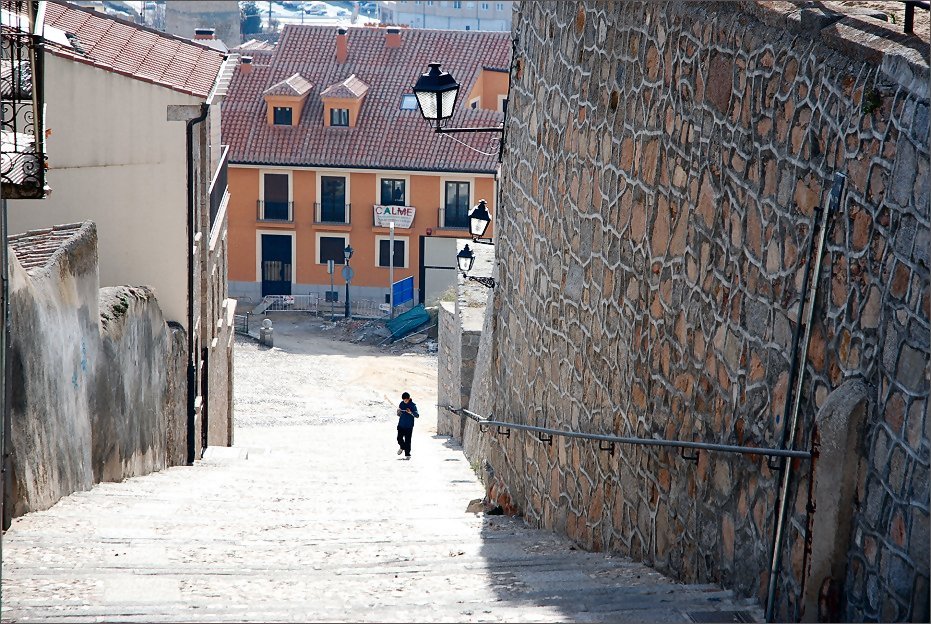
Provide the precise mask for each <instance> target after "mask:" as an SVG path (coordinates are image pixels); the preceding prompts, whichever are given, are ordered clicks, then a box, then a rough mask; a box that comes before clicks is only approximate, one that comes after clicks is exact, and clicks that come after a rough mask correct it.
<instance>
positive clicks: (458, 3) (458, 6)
mask: <svg viewBox="0 0 931 624" xmlns="http://www.w3.org/2000/svg"><path fill="white" fill-rule="evenodd" d="M453 8H454V9H461V8H462V3H461V2H459V1H458V0H457V1H456V2H453Z"/></svg>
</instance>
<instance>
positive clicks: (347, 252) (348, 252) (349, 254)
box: [343, 245, 355, 260]
mask: <svg viewBox="0 0 931 624" xmlns="http://www.w3.org/2000/svg"><path fill="white" fill-rule="evenodd" d="M354 251H355V249H353V248H352V245H346V249H344V250H343V256H345V258H346V260H349V259H350V258H352V252H354Z"/></svg>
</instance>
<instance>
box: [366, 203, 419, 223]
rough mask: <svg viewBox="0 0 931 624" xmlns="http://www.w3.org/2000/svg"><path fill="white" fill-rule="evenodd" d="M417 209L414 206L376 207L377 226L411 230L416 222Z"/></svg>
mask: <svg viewBox="0 0 931 624" xmlns="http://www.w3.org/2000/svg"><path fill="white" fill-rule="evenodd" d="M415 212H417V209H416V208H414V207H412V206H378V205H376V206H375V225H376V226H378V227H390V226H391V222H392V221H393V222H394V227H398V228H409V227H410V226H411V224H412V223H413V222H414V213H415Z"/></svg>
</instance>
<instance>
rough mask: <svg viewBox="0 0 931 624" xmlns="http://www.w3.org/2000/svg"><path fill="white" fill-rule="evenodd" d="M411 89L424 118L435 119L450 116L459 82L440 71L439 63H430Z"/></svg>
mask: <svg viewBox="0 0 931 624" xmlns="http://www.w3.org/2000/svg"><path fill="white" fill-rule="evenodd" d="M412 89H413V91H414V95H415V96H416V97H417V105H418V106H419V107H420V114H421V115H423V116H424V119H427V120H429V121H435V120H438V119H449V118H450V117H451V116H452V114H453V110H454V109H455V107H456V98H458V97H459V83H458V82H456V79H455V78H453V77H452V76H451V75H450V74H449V73H447V72H444V71H442V70H441V69H440V64H439V63H430V69H428V70H427V72H426V73H424V74H421V75H420V78H418V79H417V83H416V84H415V85H414V86H413V87H412Z"/></svg>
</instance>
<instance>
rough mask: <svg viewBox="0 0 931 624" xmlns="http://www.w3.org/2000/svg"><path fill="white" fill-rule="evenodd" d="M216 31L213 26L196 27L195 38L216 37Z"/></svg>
mask: <svg viewBox="0 0 931 624" xmlns="http://www.w3.org/2000/svg"><path fill="white" fill-rule="evenodd" d="M216 38H217V35H216V31H215V30H214V29H213V28H195V29H194V40H195V41H197V40H198V39H211V40H212V39H216Z"/></svg>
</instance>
